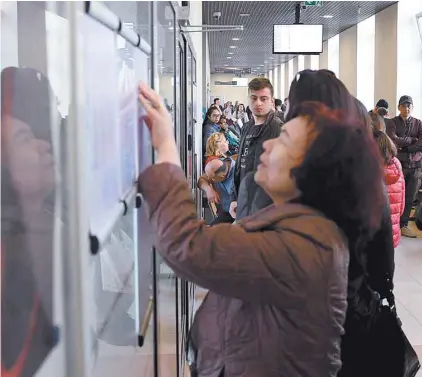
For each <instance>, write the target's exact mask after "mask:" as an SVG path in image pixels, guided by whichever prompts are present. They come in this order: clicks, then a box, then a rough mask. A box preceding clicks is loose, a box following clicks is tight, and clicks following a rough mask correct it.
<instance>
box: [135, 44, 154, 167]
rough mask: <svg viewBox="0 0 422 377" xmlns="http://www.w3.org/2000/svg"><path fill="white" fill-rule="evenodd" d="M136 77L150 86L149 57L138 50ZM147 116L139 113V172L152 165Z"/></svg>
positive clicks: (136, 53)
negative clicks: (144, 119) (144, 117)
mask: <svg viewBox="0 0 422 377" xmlns="http://www.w3.org/2000/svg"><path fill="white" fill-rule="evenodd" d="M134 57H135V75H136V80H137V81H143V82H145V83H148V84H149V81H150V80H149V67H148V56H147V55H145V54H144V53H143V52H142V51H141V50H136V51H135V54H134ZM144 115H145V110H144V109H143V108H141V109H140V112H139V120H140V121H139V125H138V130H139V138H138V140H139V171H140V172H141V171H143V170H144V169H145V168H147V167H148V166H149V165H151V163H152V145H151V138H150V136H149V132H148V129H147V127H146V126H145V124H144V122H143V121H142V117H143V116H144Z"/></svg>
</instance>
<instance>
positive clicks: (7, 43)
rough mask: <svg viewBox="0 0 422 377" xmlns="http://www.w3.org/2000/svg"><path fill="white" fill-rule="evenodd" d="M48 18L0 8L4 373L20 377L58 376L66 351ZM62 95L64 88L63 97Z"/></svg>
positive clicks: (19, 7) (28, 8) (37, 7)
mask: <svg viewBox="0 0 422 377" xmlns="http://www.w3.org/2000/svg"><path fill="white" fill-rule="evenodd" d="M50 5H51V4H50ZM46 14H47V13H46V9H45V4H43V3H41V4H38V3H33V2H30V3H26V2H22V3H16V2H10V3H7V4H5V6H4V7H3V4H2V12H1V17H2V22H1V37H2V49H1V50H2V51H1V53H2V67H1V68H2V70H1V135H2V137H1V150H2V168H1V183H2V188H1V191H2V192H1V220H2V225H1V258H2V262H1V268H2V273H1V343H2V344H3V347H1V368H2V373H4V374H5V375H6V374H7V373H11V374H12V375H19V376H22V377H24V376H33V375H35V374H37V375H38V376H42V375H47V374H48V372H49V371H48V368H49V367H50V370H52V369H54V368H51V366H52V365H53V364H54V363H55V367H56V372H57V373H56V376H61V375H63V365H62V364H60V362H58V360H57V358H56V357H57V356H58V352H59V350H60V352H62V351H63V347H61V345H62V344H63V339H60V338H59V337H58V327H56V325H60V324H62V314H63V311H62V307H61V305H62V302H61V297H62V292H61V291H60V287H57V284H56V282H57V279H55V274H54V268H57V267H59V266H58V265H57V263H58V262H59V260H58V258H57V255H58V253H57V252H58V250H57V249H58V248H59V247H60V231H61V216H60V213H61V211H60V209H61V202H60V201H59V200H58V198H60V197H61V195H60V194H61V193H60V179H59V172H60V170H61V166H60V158H59V157H60V153H61V149H60V145H59V140H60V138H59V136H60V128H61V126H62V125H63V124H64V120H63V119H62V116H61V114H60V109H59V104H58V101H57V97H58V93H57V86H58V84H59V83H58V81H56V82H55V85H53V83H52V81H53V80H52V79H51V78H50V77H49V76H50V75H51V74H52V72H54V69H58V68H59V67H58V66H60V65H61V66H62V62H61V61H60V59H59V58H58V59H57V60H56V61H54V62H51V61H50V60H49V55H48V49H49V48H51V47H52V46H51V43H50V42H51V39H50V38H49V34H48V32H47V29H48V27H49V26H51V20H49V19H48V16H46ZM51 14H52V13H51ZM52 15H53V14H52ZM53 16H54V17H58V18H60V17H59V16H58V15H53ZM62 20H63V21H64V23H66V20H65V19H62ZM18 42H19V46H20V47H21V49H19V51H18V50H17V48H16V46H18ZM34 45H35V46H37V48H36V49H35V50H34V48H32V47H33V46H34ZM31 46H32V47H31ZM30 47H31V48H30ZM29 49H30V51H29ZM65 58H66V57H63V59H65ZM18 67H19V68H18ZM21 67H25V68H21ZM62 67H63V66H62ZM63 73H66V72H63ZM61 83H62V84H63V82H61ZM66 96H68V91H67V88H66V87H65V85H64V89H63V91H62V93H61V97H66ZM57 298H59V300H57ZM6 345H7V346H6ZM29 346H30V347H31V350H32V352H29V353H28V352H27V351H26V350H27V349H28V347H29ZM50 354H51V355H50ZM47 357H48V359H47ZM47 360H48V361H47Z"/></svg>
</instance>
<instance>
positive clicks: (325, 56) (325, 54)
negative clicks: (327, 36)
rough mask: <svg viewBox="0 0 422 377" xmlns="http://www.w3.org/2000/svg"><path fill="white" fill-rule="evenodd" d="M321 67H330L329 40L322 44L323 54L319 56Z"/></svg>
mask: <svg viewBox="0 0 422 377" xmlns="http://www.w3.org/2000/svg"><path fill="white" fill-rule="evenodd" d="M319 68H320V69H328V41H325V42H324V43H323V44H322V54H321V55H320V56H319Z"/></svg>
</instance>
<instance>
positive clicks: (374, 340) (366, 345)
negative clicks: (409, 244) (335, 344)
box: [338, 279, 421, 377]
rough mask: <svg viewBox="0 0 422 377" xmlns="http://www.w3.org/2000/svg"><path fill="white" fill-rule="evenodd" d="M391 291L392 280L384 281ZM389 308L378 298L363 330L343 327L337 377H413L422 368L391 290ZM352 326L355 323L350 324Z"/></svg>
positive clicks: (354, 326)
mask: <svg viewBox="0 0 422 377" xmlns="http://www.w3.org/2000/svg"><path fill="white" fill-rule="evenodd" d="M387 280H388V282H389V284H390V286H391V287H392V283H391V279H387ZM387 302H388V304H384V303H382V300H381V299H380V298H379V296H378V306H377V309H376V312H375V313H374V314H373V315H371V318H370V320H369V321H368V319H365V321H366V322H365V326H361V324H360V323H357V322H355V323H352V324H350V323H349V324H348V326H346V333H345V335H344V336H343V339H342V362H343V366H342V369H341V371H340V372H339V374H338V377H415V376H416V373H417V372H418V371H419V369H420V367H421V365H420V363H419V359H418V356H417V354H416V352H415V350H414V349H413V347H412V345H411V344H410V342H409V340H408V339H407V337H406V335H405V334H404V332H403V329H402V323H401V321H400V319H399V317H398V315H397V311H396V304H395V298H394V294H393V292H392V289H390V291H389V295H388V297H387ZM353 322H354V321H353Z"/></svg>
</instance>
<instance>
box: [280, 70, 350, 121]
mask: <svg viewBox="0 0 422 377" xmlns="http://www.w3.org/2000/svg"><path fill="white" fill-rule="evenodd" d="M304 101H318V102H322V103H323V104H325V105H326V106H328V107H329V108H331V109H349V115H351V116H352V117H353V115H354V114H351V113H350V109H353V107H354V105H353V97H352V96H351V95H350V93H349V91H348V90H347V88H346V87H345V85H344V84H343V83H342V82H341V81H340V80H339V79H337V77H336V76H335V74H334V73H333V72H331V71H329V70H325V69H321V70H319V71H313V70H311V69H306V70H304V71H301V72H299V73H297V74H296V76H295V78H294V79H293V81H292V83H291V85H290V91H289V97H288V99H287V109H286V116H285V118H286V122H288V121H289V120H290V119H292V118H294V117H295V116H296V114H297V108H298V107H299V106H300V104H301V103H302V102H304Z"/></svg>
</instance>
